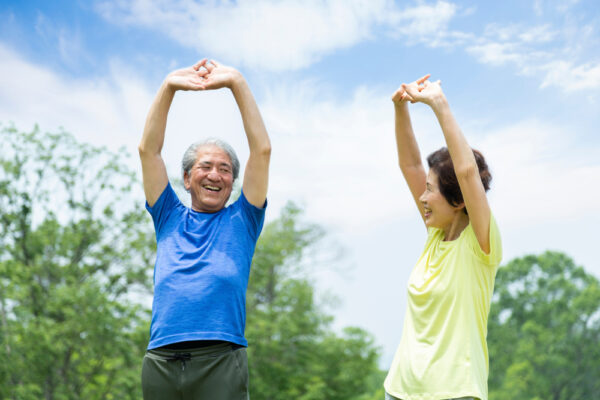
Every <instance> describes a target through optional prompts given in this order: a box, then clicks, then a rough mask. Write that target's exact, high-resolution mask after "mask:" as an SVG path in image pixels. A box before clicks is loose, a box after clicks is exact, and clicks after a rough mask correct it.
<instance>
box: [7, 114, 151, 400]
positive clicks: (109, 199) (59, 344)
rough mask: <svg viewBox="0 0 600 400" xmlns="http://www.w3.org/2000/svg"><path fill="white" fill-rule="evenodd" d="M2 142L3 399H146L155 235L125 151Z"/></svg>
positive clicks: (16, 137)
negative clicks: (146, 302) (143, 379)
mask: <svg viewBox="0 0 600 400" xmlns="http://www.w3.org/2000/svg"><path fill="white" fill-rule="evenodd" d="M0 138H1V139H0V140H1V142H2V147H3V149H2V153H1V156H0V221H1V224H0V340H1V343H0V398H5V399H42V398H44V399H127V398H131V399H137V398H140V397H141V393H140V378H139V375H140V373H139V366H140V363H141V359H142V357H143V351H144V347H145V345H146V342H147V332H148V331H147V329H148V323H147V321H148V320H149V316H148V313H147V310H145V309H144V308H143V307H141V306H139V305H136V303H135V301H132V300H133V299H135V298H136V297H137V298H139V297H140V296H141V295H145V296H147V295H148V289H149V287H150V279H149V275H148V274H149V272H151V271H152V267H151V266H152V259H153V251H152V246H153V235H152V228H151V226H150V225H149V221H148V219H147V216H146V215H144V210H143V207H142V206H141V205H142V203H141V201H140V199H141V197H140V196H137V200H133V194H132V188H135V187H136V186H138V187H139V185H138V184H137V183H135V174H134V173H133V172H132V171H131V170H130V169H129V168H128V167H127V166H126V165H125V164H124V160H126V156H125V154H124V151H121V152H119V153H113V152H110V151H108V150H106V149H104V148H97V147H93V146H89V145H85V144H81V143H78V142H77V141H75V139H74V138H73V137H72V136H71V135H70V134H67V133H65V132H58V133H54V134H42V133H41V132H40V131H39V129H38V128H37V127H36V128H35V129H34V130H33V131H32V132H29V133H23V132H19V131H17V130H16V129H15V128H14V127H11V126H9V127H3V128H2V129H1V131H0ZM136 202H137V204H136Z"/></svg>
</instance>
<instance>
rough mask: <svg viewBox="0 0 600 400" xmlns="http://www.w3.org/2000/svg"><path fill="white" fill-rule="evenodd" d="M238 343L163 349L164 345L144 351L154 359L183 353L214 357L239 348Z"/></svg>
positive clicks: (192, 355) (190, 355) (193, 356)
mask: <svg viewBox="0 0 600 400" xmlns="http://www.w3.org/2000/svg"><path fill="white" fill-rule="evenodd" d="M240 347H243V346H240V345H237V344H234V343H228V342H225V343H219V344H215V345H212V346H204V347H197V348H191V349H179V350H172V349H165V348H164V347H159V348H156V349H152V350H147V351H146V355H147V356H149V357H151V358H155V359H172V358H174V357H176V356H177V355H182V354H185V355H186V356H188V355H189V357H191V358H195V357H215V356H218V355H221V354H225V353H229V352H231V351H234V350H237V349H239V348H240Z"/></svg>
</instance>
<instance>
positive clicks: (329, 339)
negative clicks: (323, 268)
mask: <svg viewBox="0 0 600 400" xmlns="http://www.w3.org/2000/svg"><path fill="white" fill-rule="evenodd" d="M300 214H301V212H300V210H299V209H298V208H297V207H296V206H294V205H293V204H289V205H288V206H287V207H286V208H285V209H284V210H283V211H282V213H281V215H280V217H279V218H278V219H277V220H275V221H273V222H271V223H270V224H268V225H267V226H265V228H264V230H263V233H262V235H261V238H260V239H259V242H258V244H257V248H256V253H255V256H254V261H253V265H252V273H251V277H250V283H249V288H248V295H247V298H248V299H247V305H248V321H247V328H246V336H247V338H248V341H249V343H250V346H249V348H248V354H249V364H250V377H251V379H250V384H251V386H250V390H251V396H252V398H253V399H299V400H319V399H327V400H336V399H344V400H347V399H359V398H365V397H361V396H362V395H363V394H364V393H366V392H368V391H370V390H372V382H371V381H370V380H369V378H370V377H372V376H373V374H379V370H378V368H377V359H378V356H379V354H378V349H377V348H376V346H375V345H374V341H373V338H372V337H371V335H370V334H368V333H367V332H366V331H364V330H362V329H360V328H346V329H344V331H343V333H342V334H341V335H337V334H335V333H334V332H333V331H332V330H331V328H330V322H331V321H332V318H331V317H330V316H329V315H327V314H325V313H324V312H323V310H322V308H321V307H320V306H319V305H318V304H317V302H316V296H315V291H314V287H313V285H312V284H311V282H310V281H309V279H308V278H307V277H306V275H305V274H302V273H301V271H299V265H301V261H302V260H303V259H305V258H306V255H307V253H310V252H312V251H315V249H314V246H313V245H314V244H316V243H317V242H318V241H319V240H320V239H321V238H322V236H323V231H322V230H321V229H320V228H319V227H318V226H315V225H308V224H303V223H302V222H301V221H300ZM376 385H377V386H380V385H381V382H379V383H376Z"/></svg>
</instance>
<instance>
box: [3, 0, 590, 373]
mask: <svg viewBox="0 0 600 400" xmlns="http://www.w3.org/2000/svg"><path fill="white" fill-rule="evenodd" d="M203 57H209V58H215V59H217V60H219V61H221V62H222V63H225V64H229V65H233V66H236V67H237V68H239V69H240V70H241V71H242V72H243V73H244V75H245V76H246V78H247V80H248V81H249V83H250V86H251V87H252V89H253V91H254V93H255V96H256V98H257V101H258V103H259V106H260V108H261V111H262V113H263V117H264V119H265V122H266V124H267V128H268V130H269V133H270V135H271V138H272V142H273V159H272V168H271V182H270V189H269V201H270V206H269V210H268V216H267V218H268V219H272V218H275V217H276V216H277V215H278V213H279V210H280V209H281V207H282V206H283V205H284V204H285V203H286V202H287V201H288V200H294V201H296V202H298V203H299V204H301V205H303V206H304V208H305V209H306V218H307V219H308V220H310V221H313V222H318V223H320V224H322V225H323V226H324V227H325V228H326V229H327V230H328V232H329V233H330V234H329V236H328V239H327V241H328V242H327V244H326V245H324V246H323V247H324V248H326V249H331V248H335V249H338V250H340V251H342V252H343V257H341V258H338V257H337V256H331V254H330V255H329V256H324V257H317V258H316V259H315V260H313V259H311V260H312V261H314V262H313V263H312V266H311V265H310V264H311V263H307V269H308V270H310V274H311V276H313V277H314V280H315V282H316V284H317V286H318V287H319V288H320V291H321V292H322V293H333V294H335V295H337V296H338V297H339V298H340V304H339V305H338V306H337V307H336V308H334V309H332V310H331V312H333V313H334V314H335V315H336V326H337V327H341V326H345V325H359V326H362V327H364V328H366V329H368V330H369V331H370V332H372V333H373V334H374V335H375V337H376V339H377V342H378V343H379V344H380V345H381V346H382V349H383V357H382V360H381V365H382V367H383V368H387V366H388V365H389V362H390V361H391V357H392V355H393V352H394V350H395V347H396V345H397V343H398V341H399V339H400V335H401V329H402V319H403V317H404V307H405V284H406V280H407V278H408V274H409V273H410V270H411V268H412V266H413V264H414V262H415V261H416V258H417V257H418V255H419V253H420V251H421V248H422V245H423V243H424V238H425V230H424V229H423V227H422V224H421V222H420V219H419V216H418V213H417V211H416V208H415V207H414V205H413V204H412V199H411V198H410V195H409V194H408V191H407V189H406V187H405V185H404V182H403V180H402V177H401V174H400V172H399V170H398V169H397V167H396V154H395V150H394V138H393V107H392V103H391V101H390V100H389V99H390V96H391V94H392V93H393V91H394V90H395V89H396V88H397V87H398V86H399V85H400V84H401V83H402V82H408V81H412V80H414V79H416V78H417V77H420V76H421V75H423V74H425V73H431V74H432V79H441V80H442V85H443V88H444V90H445V92H446V95H447V97H448V98H449V101H450V104H451V106H452V108H453V110H454V113H455V114H456V117H457V119H458V121H459V123H460V124H461V127H462V128H463V131H464V133H465V135H466V136H467V139H468V140H469V142H470V143H471V145H472V146H473V147H477V148H479V149H480V150H481V151H482V152H483V153H484V154H485V155H486V157H487V158H488V162H489V164H490V166H491V168H492V172H493V174H494V180H493V182H492V190H491V192H490V202H491V205H492V209H493V212H494V214H495V215H496V218H497V220H498V223H499V225H500V229H501V232H502V235H503V242H504V254H505V257H504V259H505V261H508V260H509V259H511V258H513V257H516V256H520V255H524V254H527V253H532V252H533V253H537V252H541V251H544V250H546V249H554V250H561V251H564V252H566V253H567V254H569V255H570V256H572V257H573V258H574V259H575V260H576V262H577V263H579V264H581V265H584V266H585V267H586V269H587V270H588V271H590V272H592V273H594V274H596V275H597V276H600V263H599V262H598V261H597V257H596V254H595V251H594V249H593V248H592V244H593V242H592V238H593V237H594V236H592V235H593V234H594V233H595V228H596V227H597V226H598V225H599V223H600V209H599V207H598V206H599V205H600V189H599V188H598V182H599V181H600V161H599V158H600V157H598V156H600V135H599V134H598V126H599V125H600V113H599V112H598V110H599V109H600V4H599V3H598V2H597V1H594V0H587V1H586V0H579V1H577V0H567V1H565V0H562V1H554V0H552V1H544V0H532V1H523V0H521V1H503V2H478V1H404V2H399V1H396V2H393V1H386V0H372V1H353V0H346V1H342V0H337V1H336V0H330V1H325V0H322V1H267V0H256V1H226V2H216V1H212V2H210V1H207V2H194V1H191V0H189V1H154V2H151V1H142V0H138V1H125V0H123V1H117V0H114V1H89V2H88V1H53V2H47V1H27V2H17V1H14V2H11V1H8V2H6V1H4V2H2V3H1V4H0V60H2V61H1V62H0V121H1V122H2V123H8V122H10V121H12V122H14V123H15V124H16V126H17V127H18V128H20V129H22V130H28V129H30V128H31V127H32V126H33V124H34V123H38V124H40V126H41V128H42V129H43V130H55V129H56V128H57V127H58V126H63V127H64V128H65V129H66V130H68V131H70V132H72V133H73V134H75V135H76V137H78V138H79V140H82V141H86V142H90V143H93V144H98V145H107V146H109V147H111V148H116V147H118V146H121V145H124V146H126V147H127V148H128V149H130V151H131V154H132V156H133V157H132V160H133V161H132V166H134V167H135V168H136V169H137V170H138V171H139V167H138V166H137V163H136V162H135V155H136V146H137V142H138V141H139V138H140V136H141V132H142V129H143V123H144V119H145V115H146V112H147V110H148V108H149V106H150V103H151V101H152V99H153V96H154V93H155V91H156V89H157V88H158V87H159V85H160V83H161V81H162V79H163V78H164V76H165V75H166V74H167V73H168V72H169V71H171V70H173V69H175V68H180V67H184V66H187V65H190V64H192V63H194V62H195V61H196V60H198V59H200V58H203ZM411 113H412V118H413V123H414V126H415V130H416V132H417V137H418V140H419V143H420V144H421V150H422V153H423V155H427V154H428V153H429V152H431V151H433V150H435V149H437V148H438V147H440V146H441V145H443V138H442V136H441V133H440V130H439V127H438V126H437V125H436V121H435V119H434V117H433V115H432V113H431V112H430V110H428V109H427V108H426V107H425V106H423V105H413V106H411ZM206 135H218V136H221V137H223V138H224V139H226V140H228V141H230V142H231V143H232V144H233V145H234V147H236V148H237V149H238V151H239V154H240V157H241V159H242V160H244V159H245V157H247V150H246V149H245V142H244V140H245V139H244V136H243V131H242V126H241V122H240V120H239V116H238V114H237V110H236V109H235V103H234V102H233V100H232V98H231V95H230V94H229V93H227V92H225V91H220V92H211V93H181V94H178V96H177V97H176V99H175V102H174V104H173V107H172V111H171V114H170V119H169V126H168V129H167V140H166V145H165V148H164V157H165V159H166V161H167V164H168V169H169V171H170V173H171V174H172V175H176V174H177V173H178V165H179V159H180V157H181V154H182V153H183V150H184V148H185V147H186V146H187V145H188V144H189V143H190V142H192V141H194V140H196V139H198V138H201V137H203V136H206ZM333 254H337V253H335V252H334V253H333ZM333 258H335V260H334V259H333ZM323 260H325V261H323Z"/></svg>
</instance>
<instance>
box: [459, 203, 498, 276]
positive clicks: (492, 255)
mask: <svg viewBox="0 0 600 400" xmlns="http://www.w3.org/2000/svg"><path fill="white" fill-rule="evenodd" d="M467 230H468V231H467V232H466V233H467V235H468V241H469V245H470V246H471V248H472V249H473V252H474V253H475V254H476V255H477V257H478V258H479V259H480V260H481V261H482V262H483V263H484V264H486V265H489V266H490V267H497V266H498V265H499V264H500V261H502V240H501V238H500V230H499V229H498V225H497V223H496V218H494V214H490V252H489V254H485V252H484V251H483V250H482V249H481V246H479V241H477V237H476V236H475V231H474V230H473V226H472V225H471V224H469V225H468V226H467Z"/></svg>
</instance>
